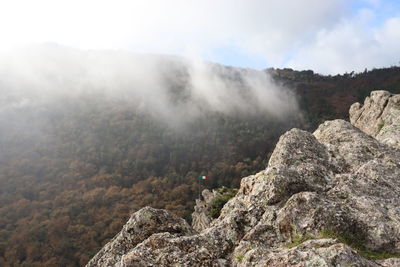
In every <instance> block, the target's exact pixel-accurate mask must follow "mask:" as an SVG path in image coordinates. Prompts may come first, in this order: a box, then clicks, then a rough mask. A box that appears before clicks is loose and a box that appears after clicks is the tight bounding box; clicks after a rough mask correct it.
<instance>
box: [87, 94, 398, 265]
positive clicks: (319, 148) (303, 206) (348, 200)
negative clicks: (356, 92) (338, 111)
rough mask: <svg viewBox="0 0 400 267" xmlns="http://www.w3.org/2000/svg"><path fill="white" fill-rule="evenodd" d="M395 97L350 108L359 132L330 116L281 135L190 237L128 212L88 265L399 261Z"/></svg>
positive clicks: (164, 216) (162, 216)
mask: <svg viewBox="0 0 400 267" xmlns="http://www.w3.org/2000/svg"><path fill="white" fill-rule="evenodd" d="M397 99H399V96H392V95H390V94H389V93H387V92H382V91H378V92H373V93H372V94H371V97H370V98H369V99H367V100H366V102H365V104H364V105H363V106H361V105H360V104H355V105H353V106H352V108H351V121H352V123H353V124H354V125H356V126H357V127H359V128H360V129H361V130H362V131H361V130H360V129H358V128H357V127H355V126H353V125H352V124H350V123H348V122H346V121H343V120H334V121H328V122H325V123H323V124H322V125H320V126H319V128H318V129H317V130H316V131H315V132H314V133H313V134H311V133H308V132H305V131H302V130H298V129H293V130H290V131H288V132H287V133H285V134H284V135H283V136H281V138H280V140H279V142H278V144H277V146H276V148H275V150H274V152H273V154H272V155H271V158H270V160H269V163H268V167H267V168H266V169H265V170H264V171H261V172H259V173H257V174H256V175H251V176H248V177H245V178H243V179H242V182H241V186H240V189H239V191H238V193H237V195H236V196H235V197H234V198H232V199H231V200H229V201H228V203H227V204H225V206H224V208H223V209H222V211H221V215H220V217H219V218H218V219H215V220H213V221H210V222H209V221H207V220H206V219H204V218H203V219H199V218H198V219H197V221H198V222H200V221H201V223H198V224H197V225H196V226H195V227H196V229H198V230H199V231H200V233H195V232H194V231H193V230H191V228H190V227H189V226H188V225H187V224H186V223H185V222H184V221H182V220H180V219H179V218H176V217H174V216H172V215H168V213H167V212H166V211H158V210H154V209H150V208H145V209H142V210H140V211H138V212H137V213H135V214H133V215H132V218H131V219H130V220H129V222H128V223H127V225H125V226H124V229H123V230H122V231H121V233H119V234H118V235H117V236H116V237H115V238H114V239H113V240H112V241H110V242H109V243H108V244H107V245H106V246H105V247H104V248H103V249H102V250H101V251H100V252H99V253H98V254H97V255H96V256H95V257H94V258H93V259H92V260H91V261H90V262H89V264H88V266H400V265H399V264H400V259H399V258H398V257H400V198H399V196H400V150H398V149H396V147H398V146H397V145H396V144H398V143H396V142H397V141H396V140H397V139H395V138H396V137H397V136H396V133H395V132H396V131H397V129H398V128H397V126H396V125H397V124H396V123H397V122H398V120H399V118H400V117H399V116H398V115H396V114H398V113H397V111H396V110H398V109H397V106H396V103H398V102H396V101H397ZM393 110H394V111H393ZM373 118H375V122H374V119H373ZM379 119H382V120H383V121H384V122H385V125H386V124H387V125H386V126H383V127H381V129H379V128H380V126H378V123H379V122H376V121H378V120H379ZM385 127H387V129H385V136H386V137H385V138H383V137H382V138H383V139H378V137H379V136H383V133H382V129H383V128H385ZM392 130H393V131H394V133H393V132H392ZM375 136H376V138H374V137H375ZM379 140H381V141H382V142H380V141H379ZM209 193H210V192H205V193H204V194H205V195H209ZM205 202H206V201H205ZM197 204H198V208H197V209H198V212H199V213H201V209H202V208H204V206H205V205H206V204H205V203H201V202H198V203H197ZM201 205H203V206H201ZM148 213H149V214H151V216H150V217H149V219H147V217H148V216H144V215H143V214H148ZM208 219H209V218H208ZM205 227H206V228H205ZM203 228H205V229H203ZM372 256H375V257H376V256H380V257H383V258H388V259H380V260H374V259H372V258H373V257H372Z"/></svg>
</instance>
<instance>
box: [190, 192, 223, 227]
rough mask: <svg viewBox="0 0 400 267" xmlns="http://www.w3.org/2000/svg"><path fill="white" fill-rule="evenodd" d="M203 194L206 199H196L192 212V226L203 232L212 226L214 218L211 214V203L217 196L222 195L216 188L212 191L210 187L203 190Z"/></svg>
mask: <svg viewBox="0 0 400 267" xmlns="http://www.w3.org/2000/svg"><path fill="white" fill-rule="evenodd" d="M201 194H202V196H203V198H204V200H201V199H196V205H195V206H194V212H193V213H192V227H193V229H194V230H196V231H198V232H201V231H203V230H204V229H206V228H208V227H209V226H210V224H211V222H212V220H213V218H212V217H211V216H210V214H209V209H210V205H211V203H212V201H213V200H214V199H215V198H216V197H218V196H220V195H221V194H220V193H218V192H217V191H216V190H213V191H212V192H211V191H210V190H208V189H205V190H203V192H202V193H201Z"/></svg>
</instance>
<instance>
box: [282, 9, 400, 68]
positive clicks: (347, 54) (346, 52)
mask: <svg viewBox="0 0 400 267" xmlns="http://www.w3.org/2000/svg"><path fill="white" fill-rule="evenodd" d="M373 19H374V13H373V11H371V10H362V11H360V13H359V14H358V15H357V16H356V17H354V18H352V19H346V20H343V21H342V22H341V23H340V24H338V25H337V26H336V27H335V28H333V29H331V30H329V31H327V30H321V31H319V32H318V34H317V35H316V37H315V40H314V41H313V42H312V43H310V44H308V45H307V46H304V47H302V48H301V49H299V50H298V51H297V52H296V55H295V56H294V57H293V58H292V60H290V61H289V62H288V63H287V66H289V67H293V68H296V69H314V70H317V71H319V72H322V73H330V74H335V73H344V72H346V71H347V72H351V71H356V72H360V71H363V70H364V69H365V68H368V69H371V68H378V67H385V66H390V65H397V64H398V63H399V61H400V17H397V18H396V17H395V18H388V19H387V20H386V21H384V22H383V23H382V24H381V25H378V26H375V27H371V26H370V25H371V23H370V21H371V20H373Z"/></svg>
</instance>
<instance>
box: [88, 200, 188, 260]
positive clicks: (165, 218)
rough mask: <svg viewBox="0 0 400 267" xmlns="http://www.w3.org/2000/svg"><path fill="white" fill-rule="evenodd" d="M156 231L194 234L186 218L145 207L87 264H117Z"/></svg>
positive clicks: (173, 234)
mask: <svg viewBox="0 0 400 267" xmlns="http://www.w3.org/2000/svg"><path fill="white" fill-rule="evenodd" d="M156 233H169V234H170V235H171V236H181V235H190V234H194V231H193V230H192V229H191V227H190V226H189V225H188V224H187V223H186V221H185V220H183V219H182V218H179V217H177V216H175V215H172V214H169V213H168V212H167V211H165V210H158V209H153V208H150V207H145V208H143V209H141V210H139V211H137V212H135V213H134V214H132V216H131V218H130V219H129V220H128V222H127V223H126V224H125V225H124V227H123V228H122V230H121V232H119V234H118V235H117V236H115V237H114V238H113V239H112V240H111V241H110V242H109V243H108V244H107V245H105V246H104V247H103V248H102V249H101V250H100V251H99V252H98V253H97V254H96V256H95V257H94V258H93V259H91V260H90V262H89V263H88V264H87V265H86V266H93V267H94V266H116V265H118V264H119V262H120V261H121V257H122V256H123V255H125V254H126V253H128V252H129V251H130V250H131V249H133V248H134V247H135V246H136V245H137V244H139V243H141V242H143V241H144V240H146V239H147V238H148V237H150V236H152V235H153V234H156Z"/></svg>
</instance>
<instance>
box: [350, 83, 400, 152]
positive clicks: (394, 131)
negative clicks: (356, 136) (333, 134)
mask: <svg viewBox="0 0 400 267" xmlns="http://www.w3.org/2000/svg"><path fill="white" fill-rule="evenodd" d="M350 121H351V123H352V124H353V125H355V126H356V127H358V128H360V129H361V130H362V131H363V132H365V133H367V134H369V135H371V136H373V137H376V139H377V140H379V141H381V142H382V143H384V144H387V145H390V146H392V147H395V148H398V149H400V95H392V94H390V93H389V92H387V91H373V92H371V96H370V97H367V98H366V99H365V101H364V104H363V105H361V104H360V103H354V104H353V105H352V106H351V107H350Z"/></svg>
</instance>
